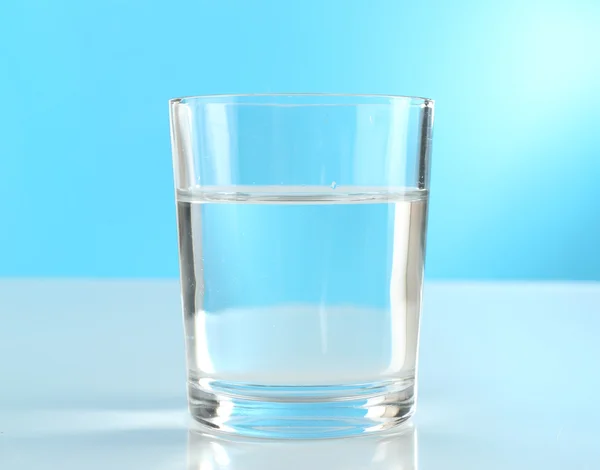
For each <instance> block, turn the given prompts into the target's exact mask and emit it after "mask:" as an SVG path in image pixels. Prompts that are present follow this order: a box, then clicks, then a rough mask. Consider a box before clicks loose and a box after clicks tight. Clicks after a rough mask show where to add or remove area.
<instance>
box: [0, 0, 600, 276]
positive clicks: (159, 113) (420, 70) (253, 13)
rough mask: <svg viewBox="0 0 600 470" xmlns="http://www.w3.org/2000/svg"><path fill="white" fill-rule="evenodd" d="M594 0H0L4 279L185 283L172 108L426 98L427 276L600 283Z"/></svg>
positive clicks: (599, 109)
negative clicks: (297, 99)
mask: <svg viewBox="0 0 600 470" xmlns="http://www.w3.org/2000/svg"><path fill="white" fill-rule="evenodd" d="M599 24H600V2H597V1H596V0H589V1H584V0H574V1H567V0H562V1H552V0H546V1H525V2H523V1H519V0H508V1H504V2H480V1H470V0H458V1H452V2H450V1H445V0H433V1H429V2H405V1H399V0H373V1H366V0H363V1H355V0H328V1H323V0H304V1H271V2H268V1H261V0H257V1H242V0H227V1H225V0H223V1H204V0H200V1H198V0H195V1H192V0H172V1H165V2H162V1H161V2H159V1H147V0H146V1H142V0H103V1H99V0H91V1H85V2H84V1H79V0H53V1H50V0H46V1H44V0H4V1H3V2H2V4H1V5H0V59H1V64H0V65H1V67H0V100H1V107H0V156H1V158H0V224H1V225H0V275H1V276H86V277H108V276H110V277H174V276H176V275H177V273H178V270H177V254H176V233H175V227H176V226H175V210H174V203H173V189H172V184H173V183H172V173H171V157H170V144H169V135H168V114H167V99H168V98H171V97H174V96H180V95H187V94H201V93H202V94H203V93H232V92H276V91H313V92H314V91H328V92H347V93H400V94H417V95H425V96H431V97H433V98H435V99H436V101H437V110H436V130H435V138H434V163H433V175H432V186H433V195H432V204H431V212H430V232H429V250H428V266H427V273H428V276H429V277H430V278H446V279H455V278H458V279H509V278H513V279H596V280H600V241H599V240H600V182H599V180H600V91H599V89H600V54H598V52H597V51H598V50H599V49H600V28H599V27H598V25H599Z"/></svg>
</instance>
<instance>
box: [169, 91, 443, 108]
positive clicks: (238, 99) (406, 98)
mask: <svg viewBox="0 0 600 470" xmlns="http://www.w3.org/2000/svg"><path fill="white" fill-rule="evenodd" d="M255 98H259V99H260V98H267V99H268V98H271V99H274V100H278V99H280V100H281V101H283V100H285V99H306V100H307V101H306V103H294V104H295V105H303V104H306V105H313V106H320V105H323V106H326V105H332V104H338V103H333V102H328V101H327V99H332V101H335V100H336V99H342V100H343V99H352V100H358V101H359V102H351V103H339V104H345V105H353V106H359V105H369V104H386V102H387V104H390V103H393V102H409V104H410V105H425V106H433V104H434V103H435V100H433V99H431V98H425V97H423V96H412V95H390V94H378V93H279V92H278V93H223V94H220V93H217V94H207V95H188V96H180V97H177V98H171V99H170V100H169V104H170V105H173V104H176V103H182V102H186V101H196V102H204V103H206V104H234V105H235V104H246V105H255V106H276V105H285V103H284V102H279V101H275V102H263V103H261V102H256V103H254V102H250V101H249V100H252V99H255ZM310 98H313V99H315V100H319V101H318V102H314V103H311V102H310ZM361 100H363V101H361Z"/></svg>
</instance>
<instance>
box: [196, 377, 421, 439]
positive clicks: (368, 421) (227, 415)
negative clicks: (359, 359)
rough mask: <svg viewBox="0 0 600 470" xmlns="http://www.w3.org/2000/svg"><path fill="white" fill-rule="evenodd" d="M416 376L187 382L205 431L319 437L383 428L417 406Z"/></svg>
mask: <svg viewBox="0 0 600 470" xmlns="http://www.w3.org/2000/svg"><path fill="white" fill-rule="evenodd" d="M414 392H415V386H414V378H411V379H402V380H395V381H386V382H379V383H369V384H357V385H340V386H331V385H328V386H310V387H309V386H259V385H246V384H238V383H229V382H223V381H216V380H211V379H201V380H199V381H190V382H188V393H189V405H190V412H191V414H192V417H193V418H194V419H195V420H196V421H197V422H198V423H200V424H201V425H202V426H204V427H205V428H209V429H206V430H207V431H210V432H215V431H217V432H219V431H220V432H225V433H229V434H236V435H243V436H248V437H263V438H277V439H318V438H333V437H345V436H351V435H359V434H365V433H372V432H377V431H387V430H390V429H392V428H395V427H397V426H399V425H401V424H402V423H404V422H405V421H406V420H407V419H408V418H410V417H411V416H412V415H413V413H414V409H415V400H414V398H415V394H414Z"/></svg>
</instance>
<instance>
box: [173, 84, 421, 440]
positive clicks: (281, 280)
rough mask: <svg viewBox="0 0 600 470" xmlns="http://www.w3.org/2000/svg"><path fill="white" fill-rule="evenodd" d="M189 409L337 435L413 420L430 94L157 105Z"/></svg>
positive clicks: (257, 427)
mask: <svg viewBox="0 0 600 470" xmlns="http://www.w3.org/2000/svg"><path fill="white" fill-rule="evenodd" d="M170 116H171V136H172V149H173V163H174V175H175V187H176V200H177V220H178V233H179V261H180V271H181V291H182V302H183V315H184V324H185V337H186V352H187V369H188V382H187V385H188V397H189V407H190V411H191V414H192V416H193V417H194V418H195V419H196V420H197V421H198V422H200V423H201V424H203V425H204V426H205V427H208V428H212V429H214V430H217V431H224V432H229V433H234V434H241V435H247V436H256V437H276V438H317V437H339V436H347V435H354V434H362V433H368V432H373V431H380V430H385V429H389V428H392V427H395V426H398V425H399V424H400V423H402V422H404V421H405V420H406V419H408V418H409V417H410V416H411V415H412V414H413V412H414V409H415V398H416V396H415V391H416V382H415V378H416V371H417V349H418V331H419V316H420V312H421V287H422V283H423V263H424V253H425V232H426V223H427V199H428V190H429V156H430V148H431V132H432V122H433V101H432V100H430V99H426V98H418V97H411V96H384V95H328V94H269V95H220V96H195V97H186V98H178V99H173V100H171V101H170Z"/></svg>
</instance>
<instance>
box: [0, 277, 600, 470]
mask: <svg viewBox="0 0 600 470" xmlns="http://www.w3.org/2000/svg"><path fill="white" fill-rule="evenodd" d="M599 332H600V284H594V283H587V284H586V283H546V284H535V283H534V284H531V283H521V284H518V283H429V284H428V285H427V286H426V289H425V311H424V314H423V321H422V335H421V362H420V381H419V383H420V390H419V397H420V400H419V406H418V411H417V415H416V417H415V419H414V426H413V427H412V428H408V429H407V430H406V431H405V432H404V434H402V435H400V436H378V437H368V438H353V439H346V440H328V441H321V442H311V441H304V442H297V441H283V442H282V441H252V440H244V441H241V442H235V441H228V440H223V439H218V438H211V437H202V436H198V435H197V434H196V433H194V432H190V431H189V430H188V426H189V424H190V422H189V418H188V415H187V411H186V405H185V389H184V382H185V366H184V353H183V332H182V321H181V313H180V305H179V292H178V284H177V283H176V282H175V281H82V280H76V281H74V280H8V279H5V280H0V378H1V382H0V469H1V470H30V469H44V470H58V469H60V470H71V469H107V470H120V469H128V470H133V469H144V470H159V469H161V470H162V469H165V470H166V469H169V470H178V469H186V470H191V469H196V470H220V469H235V470H238V469H243V470H269V469H278V470H279V469H310V470H320V469H323V470H325V469H340V470H341V469H343V470H355V469H356V470H358V469H371V468H373V469H390V470H391V469H395V470H400V469H404V470H413V469H414V470H416V469H418V470H470V469H474V470H475V469H477V470H488V469H503V470H507V469H540V470H541V469H543V470H553V469H561V470H562V469H565V470H579V469H581V470H583V469H590V470H592V469H594V470H595V469H600V425H599V424H600V404H599V403H600V398H599V392H598V389H599V388H600V334H599Z"/></svg>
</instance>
